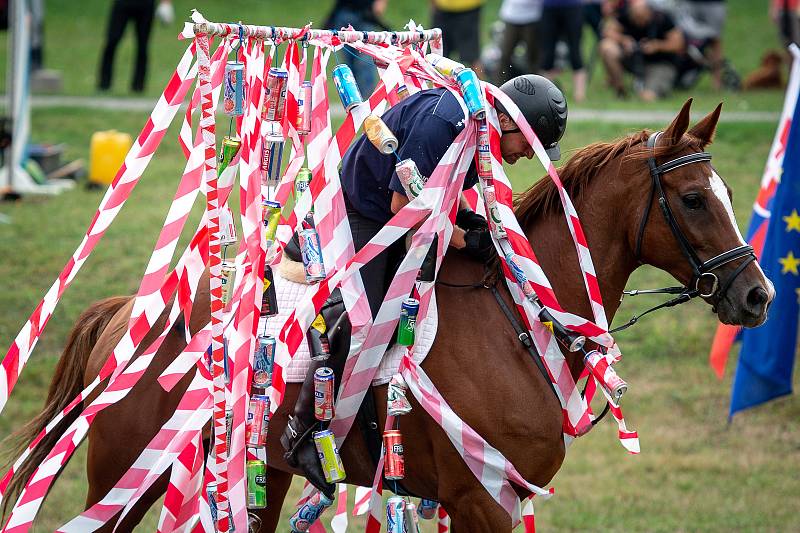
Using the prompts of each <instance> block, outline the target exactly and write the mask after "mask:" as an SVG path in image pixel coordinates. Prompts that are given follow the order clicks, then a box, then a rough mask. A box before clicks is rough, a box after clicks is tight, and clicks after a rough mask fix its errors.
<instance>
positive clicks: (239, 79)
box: [222, 61, 244, 116]
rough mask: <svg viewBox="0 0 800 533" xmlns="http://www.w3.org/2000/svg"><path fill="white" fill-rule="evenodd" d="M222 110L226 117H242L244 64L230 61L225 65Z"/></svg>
mask: <svg viewBox="0 0 800 533" xmlns="http://www.w3.org/2000/svg"><path fill="white" fill-rule="evenodd" d="M222 87H223V92H222V98H223V100H222V109H223V111H225V114H226V115H232V116H237V115H241V114H242V113H243V112H244V111H243V104H244V64H243V63H239V62H238V61H228V62H227V63H226V64H225V79H224V81H223V82H222Z"/></svg>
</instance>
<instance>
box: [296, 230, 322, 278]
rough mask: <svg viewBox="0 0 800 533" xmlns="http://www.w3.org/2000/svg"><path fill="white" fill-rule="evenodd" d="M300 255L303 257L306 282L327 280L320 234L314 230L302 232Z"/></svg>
mask: <svg viewBox="0 0 800 533" xmlns="http://www.w3.org/2000/svg"><path fill="white" fill-rule="evenodd" d="M298 236H299V237H300V253H301V255H302V256H303V267H304V268H305V271H306V281H307V282H308V283H316V282H318V281H322V280H323V279H325V263H324V262H323V260H322V246H321V245H320V243H319V234H318V233H317V230H316V229H314V228H309V229H303V230H300V233H299V234H298Z"/></svg>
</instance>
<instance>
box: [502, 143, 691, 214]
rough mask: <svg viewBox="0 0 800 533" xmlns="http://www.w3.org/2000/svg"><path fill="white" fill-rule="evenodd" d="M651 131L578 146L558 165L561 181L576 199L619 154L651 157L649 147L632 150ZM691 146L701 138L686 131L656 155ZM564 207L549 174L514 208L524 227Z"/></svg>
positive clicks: (636, 157) (516, 202) (640, 157)
mask: <svg viewBox="0 0 800 533" xmlns="http://www.w3.org/2000/svg"><path fill="white" fill-rule="evenodd" d="M650 133H651V132H649V131H647V130H643V131H640V132H637V133H633V134H631V135H628V136H626V137H622V138H620V139H617V140H615V141H612V142H610V143H606V142H597V143H593V144H590V145H589V146H586V147H585V148H581V149H580V150H578V151H577V152H576V153H575V155H573V156H572V157H571V158H570V160H569V161H568V162H567V163H566V164H565V165H564V166H562V167H561V168H559V169H558V176H559V178H561V183H563V185H564V189H565V190H566V191H567V194H569V197H570V198H571V199H572V200H573V202H574V201H576V200H577V199H578V198H579V197H580V195H581V193H582V192H583V190H584V189H585V188H586V185H587V184H588V183H589V182H590V181H592V179H594V178H595V177H596V176H597V175H598V174H600V173H601V171H602V170H603V169H604V168H605V166H606V165H607V164H608V163H609V162H611V161H613V160H614V159H616V158H617V157H619V156H621V155H623V154H624V157H626V158H632V159H645V158H647V156H648V155H650V152H648V151H647V150H636V151H632V152H631V151H630V150H631V148H633V147H635V146H638V145H640V144H643V143H645V142H646V141H647V138H648V137H649V136H650ZM687 149H692V150H694V151H699V150H701V149H702V145H701V143H700V141H699V140H697V139H695V138H694V137H692V136H691V135H684V136H683V137H682V138H681V140H680V141H679V142H677V143H675V144H670V145H668V146H663V147H662V146H660V147H659V148H658V149H657V150H656V155H657V156H670V155H672V154H676V153H678V152H681V151H684V150H687ZM626 152H628V153H626ZM561 209H562V207H561V200H560V199H559V197H558V191H557V190H556V186H555V184H554V183H553V180H551V179H550V177H549V176H547V175H545V176H544V177H543V178H541V179H540V180H539V181H537V182H536V183H534V184H533V185H532V186H531V187H530V188H529V189H528V190H526V191H525V192H523V193H520V194H518V195H517V196H516V198H515V199H514V212H515V214H516V215H517V220H519V222H520V224H522V225H523V227H524V226H525V225H526V224H527V223H529V222H531V221H532V220H533V219H534V218H535V217H538V216H543V215H546V214H552V213H558V212H560V211H561Z"/></svg>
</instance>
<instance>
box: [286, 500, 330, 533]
mask: <svg viewBox="0 0 800 533" xmlns="http://www.w3.org/2000/svg"><path fill="white" fill-rule="evenodd" d="M331 505H333V500H332V499H330V498H328V497H327V496H325V495H324V494H322V493H321V492H317V493H315V494H313V495H312V496H311V497H310V498H309V499H308V500H307V501H306V503H304V504H303V506H302V507H300V509H298V510H297V512H296V513H294V514H293V515H292V517H291V518H290V519H289V527H291V528H292V531H293V532H294V533H304V532H305V531H308V530H309V529H310V528H311V525H312V524H313V523H314V522H316V521H317V519H318V518H319V516H320V515H321V514H322V513H323V511H325V509H327V508H328V507H330V506H331Z"/></svg>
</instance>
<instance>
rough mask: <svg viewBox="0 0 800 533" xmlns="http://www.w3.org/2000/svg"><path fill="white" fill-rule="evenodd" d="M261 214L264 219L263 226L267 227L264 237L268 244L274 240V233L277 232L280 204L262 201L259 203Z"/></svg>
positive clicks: (279, 219)
mask: <svg viewBox="0 0 800 533" xmlns="http://www.w3.org/2000/svg"><path fill="white" fill-rule="evenodd" d="M261 212H262V213H263V217H264V225H265V226H266V227H267V229H266V231H265V232H264V237H265V238H266V240H267V242H268V243H269V242H270V241H272V240H273V239H275V232H276V231H278V223H279V222H280V221H281V204H280V203H279V202H273V201H272V200H264V201H263V202H262V203H261Z"/></svg>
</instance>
